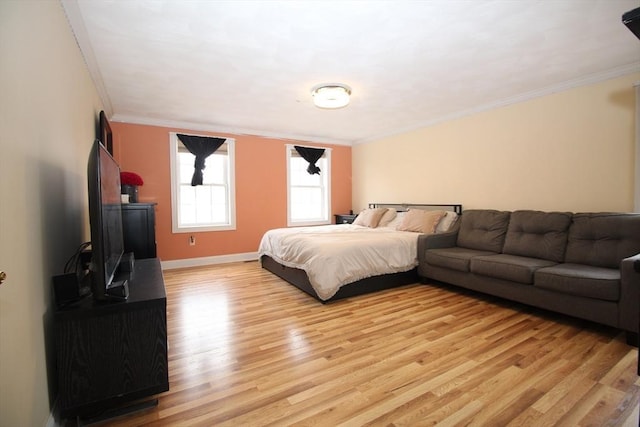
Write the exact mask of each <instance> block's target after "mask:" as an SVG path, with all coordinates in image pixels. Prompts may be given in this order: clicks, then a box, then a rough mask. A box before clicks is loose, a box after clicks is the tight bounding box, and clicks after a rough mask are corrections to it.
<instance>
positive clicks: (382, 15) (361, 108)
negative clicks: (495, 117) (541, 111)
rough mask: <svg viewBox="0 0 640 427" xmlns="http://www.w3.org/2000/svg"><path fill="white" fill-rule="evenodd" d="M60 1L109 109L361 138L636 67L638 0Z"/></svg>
mask: <svg viewBox="0 0 640 427" xmlns="http://www.w3.org/2000/svg"><path fill="white" fill-rule="evenodd" d="M61 1H62V4H63V6H64V9H65V11H66V13H67V16H68V18H69V22H70V24H71V26H72V28H73V31H74V33H75V35H76V38H77V40H78V44H79V46H80V48H81V49H82V52H83V55H84V57H85V60H86V62H87V65H88V67H89V70H90V72H91V74H92V76H93V78H94V81H95V82H96V86H97V87H98V91H99V93H100V95H101V97H102V98H103V101H104V104H105V110H106V112H107V114H108V115H109V117H110V118H111V120H112V121H122V122H133V123H142V124H155V125H163V126H178V127H186V128H189V129H193V130H214V131H218V132H234V133H248V134H258V135H264V136H277V137H282V138H294V139H304V140H310V141H322V142H332V143H338V144H353V143H360V142H367V141H371V140H375V139H377V138H381V137H384V136H389V135H393V134H397V133H400V132H404V131H408V130H412V129H417V128H420V127H424V126H427V125H429V124H433V123H437V122H440V121H443V120H446V119H450V118H454V117H460V116H463V115H466V114H470V113H473V112H476V111H481V110H485V109H488V108H492V107H496V106H500V105H505V104H509V103H513V102H518V101H522V100H525V99H529V98H532V97H535V96H540V95H544V94H548V93H552V92H555V91H558V90H563V89H567V88H570V87H575V86H578V85H581V84H587V83H592V82H595V81H600V80H604V79H606V78H611V77H616V76H619V75H623V74H627V73H630V72H634V71H640V40H638V39H637V38H636V37H635V36H634V35H633V33H631V31H629V30H628V29H627V28H626V27H625V26H624V25H623V24H622V22H621V16H622V14H623V13H624V12H627V11H629V10H631V9H634V8H636V7H638V6H640V2H639V1H638V0H423V1H406V0H395V1H376V0H369V1H365V0H361V1H349V0H343V1H222V0H199V1H196V0H190V1H185V0H129V1H125V0H111V1H103V0H61ZM325 82H329V83H330V82H340V83H345V84H347V85H349V86H351V88H352V90H353V94H352V99H351V104H350V105H349V106H347V107H346V108H343V109H339V110H322V109H319V108H316V107H314V106H313V103H312V99H311V94H310V90H311V88H312V87H313V86H314V85H316V84H318V83H325Z"/></svg>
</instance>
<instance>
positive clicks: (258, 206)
mask: <svg viewBox="0 0 640 427" xmlns="http://www.w3.org/2000/svg"><path fill="white" fill-rule="evenodd" d="M110 124H111V128H112V131H113V141H114V157H115V159H116V160H117V161H118V163H119V164H120V168H121V170H123V171H131V172H135V173H137V174H139V175H140V176H141V177H142V179H143V180H144V185H143V186H141V187H140V188H139V189H138V198H139V201H140V202H144V203H147V202H149V203H157V205H156V241H157V244H158V257H159V258H160V259H162V260H164V261H168V260H177V259H189V258H200V257H209V256H217V255H229V254H240V253H249V252H255V251H257V250H258V245H259V244H260V238H261V237H262V235H263V234H264V232H265V231H267V230H269V229H271V228H279V227H286V226H287V168H286V151H285V146H286V144H292V143H293V144H302V145H308V146H323V147H330V148H332V153H331V183H332V185H331V208H332V214H336V213H345V212H348V211H349V210H350V209H351V147H347V146H342V145H330V144H317V143H311V142H306V141H293V140H284V139H275V138H267V137H260V136H252V135H234V134H228V133H223V132H202V131H194V130H187V129H177V128H166V127H158V126H147V125H138V124H129V123H118V122H111V123H110ZM170 132H183V133H189V132H191V133H197V134H198V135H211V136H222V137H228V138H234V139H235V141H236V146H235V149H236V151H235V154H236V165H235V166H236V170H235V172H236V230H231V231H209V232H199V233H192V234H193V235H194V236H195V238H196V244H195V246H190V245H189V236H190V234H188V233H176V234H174V233H172V231H171V169H170V164H169V133H170Z"/></svg>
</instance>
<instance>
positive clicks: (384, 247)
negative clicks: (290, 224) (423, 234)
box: [258, 224, 419, 300]
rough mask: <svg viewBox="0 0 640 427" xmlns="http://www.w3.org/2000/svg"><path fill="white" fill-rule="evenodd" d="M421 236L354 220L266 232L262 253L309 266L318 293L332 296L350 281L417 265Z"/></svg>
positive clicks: (293, 264)
mask: <svg viewBox="0 0 640 427" xmlns="http://www.w3.org/2000/svg"><path fill="white" fill-rule="evenodd" d="M418 236H419V233H412V232H406V231H397V230H395V229H393V228H387V227H380V228H368V227H363V226H359V225H352V224H340V225H324V226H317V227H296V228H278V229H274V230H269V231H267V232H266V233H265V234H264V236H263V237H262V241H261V242H260V248H259V249H258V254H259V256H262V255H268V256H270V257H271V258H273V259H274V260H275V261H277V262H279V263H280V264H282V265H286V266H287V267H294V268H298V269H302V270H304V271H305V272H306V273H307V276H308V277H309V282H310V283H311V285H312V286H313V288H314V289H315V291H316V293H317V294H318V296H319V297H320V298H321V299H322V300H327V299H329V298H331V297H332V296H333V295H334V294H335V293H336V292H337V291H338V289H339V288H340V286H342V285H345V284H347V283H351V282H354V281H356V280H360V279H364V278H366V277H371V276H378V275H381V274H389V273H399V272H402V271H409V270H411V269H412V268H414V267H415V266H417V265H418V259H417V256H418V248H417V246H418V242H417V240H418Z"/></svg>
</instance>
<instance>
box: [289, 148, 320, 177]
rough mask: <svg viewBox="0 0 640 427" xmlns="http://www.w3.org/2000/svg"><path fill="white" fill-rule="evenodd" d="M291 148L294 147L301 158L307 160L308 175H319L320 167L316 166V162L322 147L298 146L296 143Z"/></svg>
mask: <svg viewBox="0 0 640 427" xmlns="http://www.w3.org/2000/svg"><path fill="white" fill-rule="evenodd" d="M293 148H295V149H296V151H297V152H298V154H300V156H301V157H302V158H303V159H305V160H306V161H307V162H309V167H308V168H307V172H309V175H314V174H317V175H320V168H319V167H318V166H316V162H317V161H318V160H320V157H322V155H323V154H324V148H309V147H299V146H297V145H294V146H293Z"/></svg>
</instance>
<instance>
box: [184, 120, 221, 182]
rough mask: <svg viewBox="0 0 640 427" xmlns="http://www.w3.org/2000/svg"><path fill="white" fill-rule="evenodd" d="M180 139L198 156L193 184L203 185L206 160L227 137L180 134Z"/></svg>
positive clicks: (192, 179)
mask: <svg viewBox="0 0 640 427" xmlns="http://www.w3.org/2000/svg"><path fill="white" fill-rule="evenodd" d="M178 139H179V140H180V141H182V143H183V144H184V146H185V147H186V148H187V150H189V152H190V153H191V154H193V155H194V156H196V161H195V163H194V165H193V167H194V168H195V169H194V171H193V177H192V178H191V185H192V186H194V187H195V186H196V185H202V171H203V170H204V161H205V160H206V159H207V157H209V156H210V155H212V154H213V153H215V152H216V150H217V149H218V148H220V146H221V145H222V144H224V142H225V141H226V139H224V138H210V137H207V136H194V135H183V134H180V133H179V134H178Z"/></svg>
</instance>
